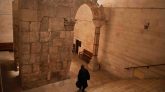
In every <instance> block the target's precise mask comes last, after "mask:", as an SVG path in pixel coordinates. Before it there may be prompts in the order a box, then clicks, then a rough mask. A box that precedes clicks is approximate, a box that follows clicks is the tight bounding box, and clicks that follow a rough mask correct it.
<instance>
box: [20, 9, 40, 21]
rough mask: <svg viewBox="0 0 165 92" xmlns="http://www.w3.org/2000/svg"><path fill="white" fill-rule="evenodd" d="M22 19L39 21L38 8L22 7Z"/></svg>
mask: <svg viewBox="0 0 165 92" xmlns="http://www.w3.org/2000/svg"><path fill="white" fill-rule="evenodd" d="M20 19H21V20H22V21H38V15H37V10H30V9H21V10H20Z"/></svg>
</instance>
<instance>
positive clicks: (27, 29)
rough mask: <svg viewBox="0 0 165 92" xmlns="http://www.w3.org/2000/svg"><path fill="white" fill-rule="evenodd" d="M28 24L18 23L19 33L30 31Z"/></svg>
mask: <svg viewBox="0 0 165 92" xmlns="http://www.w3.org/2000/svg"><path fill="white" fill-rule="evenodd" d="M29 24H30V22H23V21H22V22H20V31H23V32H28V31H30V30H29V29H30V25H29Z"/></svg>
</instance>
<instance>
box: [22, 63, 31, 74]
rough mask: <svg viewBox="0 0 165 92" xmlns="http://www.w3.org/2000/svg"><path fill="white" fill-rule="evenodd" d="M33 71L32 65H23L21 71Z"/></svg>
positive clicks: (25, 72) (26, 72)
mask: <svg viewBox="0 0 165 92" xmlns="http://www.w3.org/2000/svg"><path fill="white" fill-rule="evenodd" d="M31 72H32V65H22V68H21V73H23V74H29V73H31Z"/></svg>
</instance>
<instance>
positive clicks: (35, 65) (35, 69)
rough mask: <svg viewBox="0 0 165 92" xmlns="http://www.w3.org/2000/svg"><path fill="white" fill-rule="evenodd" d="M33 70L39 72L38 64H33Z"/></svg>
mask: <svg viewBox="0 0 165 92" xmlns="http://www.w3.org/2000/svg"><path fill="white" fill-rule="evenodd" d="M32 67H33V72H40V65H39V64H33V66H32Z"/></svg>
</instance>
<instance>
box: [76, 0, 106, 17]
mask: <svg viewBox="0 0 165 92" xmlns="http://www.w3.org/2000/svg"><path fill="white" fill-rule="evenodd" d="M83 4H86V5H87V6H89V7H90V9H91V11H92V14H93V19H103V18H104V15H103V7H102V5H101V6H99V4H98V3H97V2H96V1H94V0H93V1H91V0H76V1H75V5H74V6H75V7H74V13H73V18H75V16H76V13H77V11H78V9H79V8H80V7H81V6H82V5H83Z"/></svg>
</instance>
